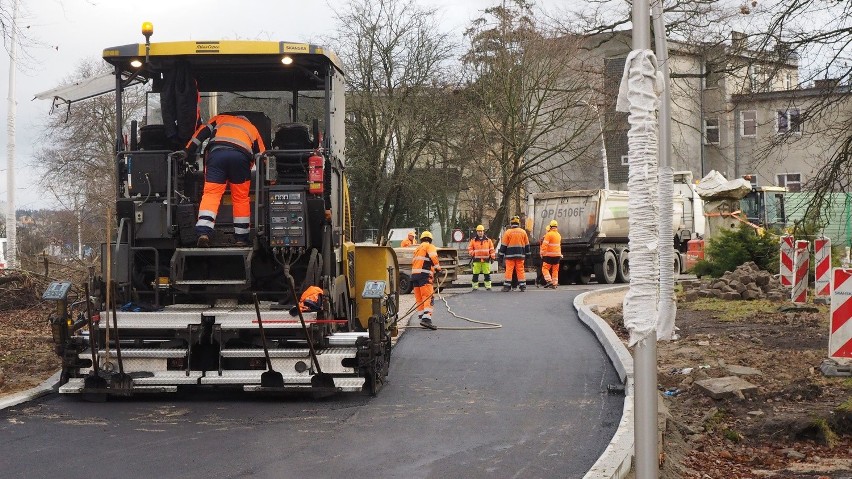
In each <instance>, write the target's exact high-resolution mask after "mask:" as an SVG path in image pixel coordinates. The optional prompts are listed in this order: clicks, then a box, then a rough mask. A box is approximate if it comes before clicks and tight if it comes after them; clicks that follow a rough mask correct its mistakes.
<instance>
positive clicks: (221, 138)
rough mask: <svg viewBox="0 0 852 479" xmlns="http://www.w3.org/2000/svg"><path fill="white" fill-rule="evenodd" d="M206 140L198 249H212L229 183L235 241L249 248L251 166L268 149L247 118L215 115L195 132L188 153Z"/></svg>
mask: <svg viewBox="0 0 852 479" xmlns="http://www.w3.org/2000/svg"><path fill="white" fill-rule="evenodd" d="M205 140H209V141H208V143H207V148H206V159H205V165H204V195H203V196H202V197H201V205H200V206H199V208H198V222H197V223H196V224H195V232H196V233H197V234H198V246H199V247H201V248H206V247H208V246H210V236H211V235H212V234H213V226H214V225H215V224H216V214H217V213H218V212H219V203H220V202H221V201H222V195H223V194H224V193H225V187H226V186H227V185H228V184H230V186H231V199H232V204H233V208H234V241H235V243H236V245H237V246H248V243H249V226H250V225H249V221H250V215H251V205H250V202H249V187H250V185H251V165H252V163H253V162H254V155H255V154H258V153H263V152H264V151H266V146H265V145H264V144H263V139H262V138H261V137H260V133H259V132H258V131H257V128H255V127H254V125H252V124H251V122H250V121H248V119H246V118H245V117H244V116H233V115H216V116H214V117H213V118H211V119H210V121H209V122H207V123H206V124H204V125H201V126H200V127H199V128H198V129H197V130H196V131H195V135H193V137H192V139H191V140H189V143H187V144H186V151H185V154H186V155H193V154H195V152H196V150H198V149H199V148H200V147H201V145H202V144H203V143H204V141H205Z"/></svg>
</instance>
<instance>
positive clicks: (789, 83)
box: [784, 72, 793, 90]
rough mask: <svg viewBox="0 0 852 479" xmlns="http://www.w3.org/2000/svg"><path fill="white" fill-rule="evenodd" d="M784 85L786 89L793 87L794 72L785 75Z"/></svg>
mask: <svg viewBox="0 0 852 479" xmlns="http://www.w3.org/2000/svg"><path fill="white" fill-rule="evenodd" d="M784 87H785V88H784V89H785V90H792V89H793V74H792V73H790V72H787V75H786V76H785V82H784Z"/></svg>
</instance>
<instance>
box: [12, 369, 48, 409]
mask: <svg viewBox="0 0 852 479" xmlns="http://www.w3.org/2000/svg"><path fill="white" fill-rule="evenodd" d="M59 375H60V372H59V371H57V372H55V373H54V374H53V376H51V377H49V378H47V379H46V380H45V381H44V382H43V383H41V384H39V385H38V386H36V387H34V388H30V389H27V390H26V391H22V392H19V393H16V394H12V395H9V396H6V397H4V398H2V399H0V411H2V410H4V409H6V408H10V407H12V406H17V405H18V404H21V403H25V402H27V401H32V400H33V399H36V398H39V397H42V396H45V395H47V394H50V393H52V392H53V389H54V387H55V386H56V384H57V383H58V382H59Z"/></svg>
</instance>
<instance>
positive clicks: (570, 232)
mask: <svg viewBox="0 0 852 479" xmlns="http://www.w3.org/2000/svg"><path fill="white" fill-rule="evenodd" d="M692 183H693V182H692V173H690V172H676V173H675V185H674V186H675V188H674V189H675V192H674V193H675V196H674V199H673V210H672V219H673V221H672V223H673V224H672V227H673V231H672V233H673V234H672V247H673V248H674V249H675V252H676V254H675V257H674V264H673V265H672V267H673V269H674V271H675V273H676V274H679V273H681V272H683V265H684V264H685V255H686V251H687V246H688V242H689V240H690V239H692V238H694V237H696V235H702V234H703V233H704V218H703V209H702V202H701V199H700V198H699V197H698V195H697V194H696V193H695V188H694V186H693V184H692ZM627 203H628V193H627V192H626V191H616V190H578V191H559V192H551V193H532V194H530V195H529V197H528V213H527V218H528V226H530V225H529V220H531V223H532V224H531V227H530V228H528V230H529V234H530V245H531V250H532V264H533V265H534V266H535V267H536V269H537V270H539V271H540V270H541V268H540V266H541V256H540V255H539V247H540V243H541V239H542V238H543V237H544V234H545V233H546V232H547V228H548V224H549V223H550V221H551V220H554V219H555V220H556V221H557V222H558V223H559V234H560V235H561V236H562V255H563V258H562V260H561V261H560V263H559V282H560V283H563V284H568V283H570V282H577V283H580V284H588V283H589V282H590V281H591V278H592V275H594V277H595V279H596V280H597V282H599V283H604V284H612V283H625V282H629V281H630V263H629V257H630V254H629V253H630V249H629V247H628V216H627ZM696 218H697V219H698V220H697V221H696Z"/></svg>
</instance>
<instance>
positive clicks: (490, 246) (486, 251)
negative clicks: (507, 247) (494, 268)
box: [467, 235, 494, 260]
mask: <svg viewBox="0 0 852 479" xmlns="http://www.w3.org/2000/svg"><path fill="white" fill-rule="evenodd" d="M467 252H468V254H469V255H470V257H471V258H473V259H484V260H489V259H494V243H493V242H492V241H491V239H489V238H488V237H487V236H485V235H483V236H482V238H480V237H479V236H474V237H473V238H471V239H470V243H468V245H467Z"/></svg>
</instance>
